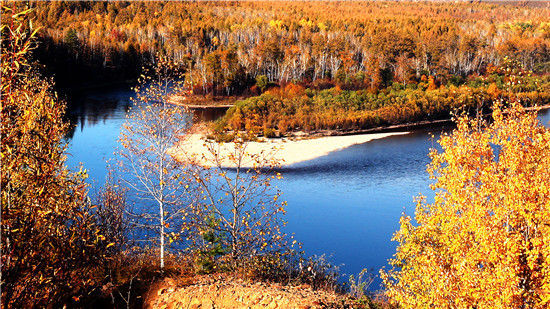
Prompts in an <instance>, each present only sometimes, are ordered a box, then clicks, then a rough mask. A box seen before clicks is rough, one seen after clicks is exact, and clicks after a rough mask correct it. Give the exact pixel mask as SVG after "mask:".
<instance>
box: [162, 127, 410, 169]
mask: <svg viewBox="0 0 550 309" xmlns="http://www.w3.org/2000/svg"><path fill="white" fill-rule="evenodd" d="M408 133H409V132H388V133H371V134H355V135H340V136H323V137H308V138H288V137H283V138H273V139H267V138H266V139H263V140H262V141H253V142H246V143H245V144H244V145H245V149H244V152H245V153H246V154H245V155H244V156H243V160H242V161H241V164H240V167H242V168H253V167H269V166H273V164H272V163H275V165H276V166H279V167H286V166H290V165H293V164H296V163H300V162H306V161H310V160H313V159H317V158H319V157H323V156H325V155H328V154H329V153H331V152H334V151H338V150H342V149H345V148H348V147H350V146H353V145H357V144H364V143H367V142H370V141H372V140H375V139H381V138H386V137H390V136H397V135H405V134H408ZM205 137H206V136H205V135H204V134H191V135H189V136H187V137H186V138H185V139H183V140H182V141H181V142H180V143H179V144H178V145H177V146H176V147H174V148H173V150H172V151H173V153H172V155H173V156H174V157H175V158H176V159H177V160H178V161H181V162H188V163H190V164H196V165H200V166H204V167H214V166H220V167H222V168H236V167H237V164H235V162H234V161H235V160H230V159H229V158H228V157H229V156H231V155H234V154H235V153H236V152H238V149H236V148H235V143H233V142H229V143H217V142H215V141H209V140H206V138H205ZM212 149H215V151H213V150H212ZM214 153H216V154H217V156H216V155H215V154H214Z"/></svg>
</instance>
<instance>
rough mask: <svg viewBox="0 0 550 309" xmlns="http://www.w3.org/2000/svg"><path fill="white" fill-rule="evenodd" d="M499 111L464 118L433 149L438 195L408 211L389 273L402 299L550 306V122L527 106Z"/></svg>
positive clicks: (449, 304) (416, 304)
mask: <svg viewBox="0 0 550 309" xmlns="http://www.w3.org/2000/svg"><path fill="white" fill-rule="evenodd" d="M492 118H493V121H492V122H491V123H489V124H486V123H482V122H481V121H480V120H479V119H476V120H471V119H468V118H465V117H461V118H459V119H458V121H457V126H458V127H457V129H455V130H454V131H453V132H452V133H450V134H443V135H442V137H441V138H440V140H439V144H440V145H441V148H442V150H441V151H438V150H432V151H431V153H430V157H431V158H432V163H431V164H430V165H429V167H428V171H429V173H430V175H431V177H432V179H436V182H435V184H434V185H433V186H432V189H433V190H435V191H436V195H435V200H434V202H433V203H427V202H426V199H425V198H424V197H420V198H419V199H418V200H417V206H416V214H415V217H414V221H413V218H411V217H409V216H404V217H402V218H401V221H400V223H401V228H400V229H399V231H398V232H397V233H396V234H395V236H394V240H395V241H397V242H399V246H398V248H397V252H396V254H395V256H394V258H393V259H392V260H391V262H390V263H391V265H392V266H393V268H392V269H391V270H389V271H387V272H385V271H382V277H383V280H384V284H385V286H386V289H387V295H388V296H389V298H390V299H391V300H392V301H393V302H395V303H397V304H399V306H400V307H403V308H428V307H432V308H546V307H548V305H549V304H550V303H549V301H550V276H549V274H550V268H549V265H550V264H549V262H550V238H549V237H550V236H549V235H550V218H549V217H548V213H549V212H550V130H549V129H548V128H545V127H544V126H543V125H541V124H540V123H539V121H538V120H537V118H536V113H534V112H533V113H530V112H529V113H528V112H526V111H524V110H523V109H522V107H520V106H519V105H518V104H512V107H510V108H508V109H504V110H503V109H502V108H501V107H500V106H499V105H496V106H495V107H494V112H493V114H492Z"/></svg>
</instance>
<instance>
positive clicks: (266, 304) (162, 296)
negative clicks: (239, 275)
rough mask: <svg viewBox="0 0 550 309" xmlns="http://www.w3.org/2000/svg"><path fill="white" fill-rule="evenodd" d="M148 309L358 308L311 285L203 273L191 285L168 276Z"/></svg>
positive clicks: (152, 295)
mask: <svg viewBox="0 0 550 309" xmlns="http://www.w3.org/2000/svg"><path fill="white" fill-rule="evenodd" d="M145 307H146V308H161V309H165V308H166V309H170V308H189V309H197V308H356V307H357V306H356V305H355V303H354V302H353V300H351V299H350V298H348V297H346V296H342V295H339V294H336V293H332V292H326V291H314V290H313V289H311V288H310V287H309V286H306V285H302V286H281V285H278V284H270V283H260V282H256V283H250V282H246V281H243V280H241V279H235V278H226V277H222V276H204V277H199V278H197V279H196V280H194V282H193V283H191V284H186V283H183V284H182V283H179V284H178V283H176V282H175V281H174V280H172V279H166V280H164V281H163V282H161V283H159V284H158V285H157V286H155V287H153V288H152V289H151V291H150V292H149V294H148V296H147V298H146V306H145Z"/></svg>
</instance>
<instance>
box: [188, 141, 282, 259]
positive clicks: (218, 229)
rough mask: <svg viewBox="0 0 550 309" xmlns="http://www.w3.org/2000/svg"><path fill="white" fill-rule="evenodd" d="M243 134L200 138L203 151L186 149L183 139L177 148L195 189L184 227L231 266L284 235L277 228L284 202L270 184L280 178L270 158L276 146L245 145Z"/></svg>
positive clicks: (275, 246) (278, 246)
mask: <svg viewBox="0 0 550 309" xmlns="http://www.w3.org/2000/svg"><path fill="white" fill-rule="evenodd" d="M247 138H250V136H248V137H245V136H241V135H239V136H237V137H236V138H235V140H234V141H233V142H231V143H217V142H214V141H205V144H204V147H205V152H204V153H202V154H193V153H186V150H185V145H186V144H185V142H183V143H182V146H181V147H180V148H179V152H180V154H179V158H180V160H182V161H184V162H188V163H189V164H188V168H187V172H186V175H187V177H188V178H189V179H191V180H193V182H194V183H195V184H194V188H195V193H196V194H198V198H195V199H194V201H195V202H193V203H191V205H190V206H189V211H188V212H187V218H186V222H187V225H185V226H184V232H185V233H186V234H187V235H188V237H189V238H190V239H191V240H192V241H193V243H194V244H195V245H197V247H198V249H199V250H204V249H205V248H208V247H210V248H212V246H214V245H219V247H220V249H223V250H221V251H222V252H223V253H224V254H226V255H227V256H229V257H230V265H231V266H233V267H235V266H238V264H239V263H241V262H242V261H243V260H244V259H246V258H250V257H253V256H260V255H262V254H265V253H267V252H274V251H277V250H282V249H283V248H284V247H285V246H286V242H287V241H288V240H289V238H287V237H286V236H285V235H284V233H282V232H281V228H282V227H283V226H284V225H285V222H284V220H283V217H282V216H283V215H284V214H285V206H286V202H284V201H281V200H280V195H281V192H280V191H279V190H277V189H276V188H274V187H273V186H272V184H271V181H272V180H273V179H281V178H282V176H281V174H280V173H277V172H276V171H275V168H276V167H277V166H278V165H279V164H280V162H277V161H275V160H273V153H274V152H275V151H276V149H271V150H269V151H262V152H260V153H254V152H252V151H248V146H249V142H247V141H246V140H247ZM205 235H209V236H208V238H207V239H205ZM212 236H215V237H212ZM209 239H210V240H212V239H215V243H213V242H212V241H210V240H209Z"/></svg>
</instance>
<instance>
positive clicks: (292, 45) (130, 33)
mask: <svg viewBox="0 0 550 309" xmlns="http://www.w3.org/2000/svg"><path fill="white" fill-rule="evenodd" d="M33 6H36V10H35V11H34V15H35V20H36V21H35V22H36V23H37V26H41V27H43V30H42V32H41V36H42V40H43V42H44V43H43V47H42V49H43V50H42V51H41V52H43V53H45V55H48V56H50V57H49V58H51V56H60V55H64V56H66V57H64V59H63V61H67V60H68V59H67V58H71V59H72V61H73V62H75V63H78V64H82V65H87V66H91V67H102V68H104V69H107V70H109V69H111V71H112V72H114V73H116V74H118V75H124V77H131V76H135V75H136V74H137V73H138V68H140V67H141V64H142V63H143V62H145V61H147V60H148V59H149V58H150V57H151V55H153V54H155V53H157V52H160V53H164V54H166V55H168V56H172V57H174V58H175V59H176V60H179V61H181V62H182V63H183V64H184V65H185V66H186V67H187V75H186V79H187V82H188V86H189V87H190V88H193V89H194V91H195V92H197V93H214V94H225V95H232V94H240V93H243V92H247V91H249V90H250V89H249V88H250V87H251V86H253V85H254V84H255V79H256V78H257V77H258V76H263V75H265V77H266V78H267V81H268V82H275V83H286V82H303V83H312V82H315V81H318V83H319V84H322V83H321V82H320V80H325V83H327V82H328V83H336V82H338V83H340V84H342V85H343V86H344V87H345V88H353V89H371V90H373V91H374V90H376V89H381V88H384V87H386V86H389V85H391V84H392V82H401V83H414V82H418V81H420V79H421V77H422V75H426V76H432V77H433V78H435V79H436V81H443V82H446V81H447V80H453V81H454V82H457V83H462V82H464V78H465V77H467V76H470V75H480V74H484V73H485V71H486V69H487V67H488V66H489V65H499V64H500V63H501V62H502V61H503V59H504V58H505V57H509V58H510V59H513V60H516V61H518V63H519V64H520V65H522V66H523V67H524V68H525V69H527V70H533V71H535V72H537V73H546V72H547V71H548V63H549V61H550V52H549V51H550V48H549V46H550V23H549V22H548V18H547V16H548V15H549V13H550V9H549V8H548V3H547V2H540V3H536V4H532V3H523V2H518V3H514V2H512V3H508V2H501V3H499V2H496V3H469V2H459V3H446V2H383V1H381V2H309V1H307V2H288V1H282V2H208V5H204V3H197V2H53V3H40V2H37V3H34V4H33ZM67 55H70V56H67ZM49 61H56V60H52V59H50V60H49ZM115 68H116V70H115Z"/></svg>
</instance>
